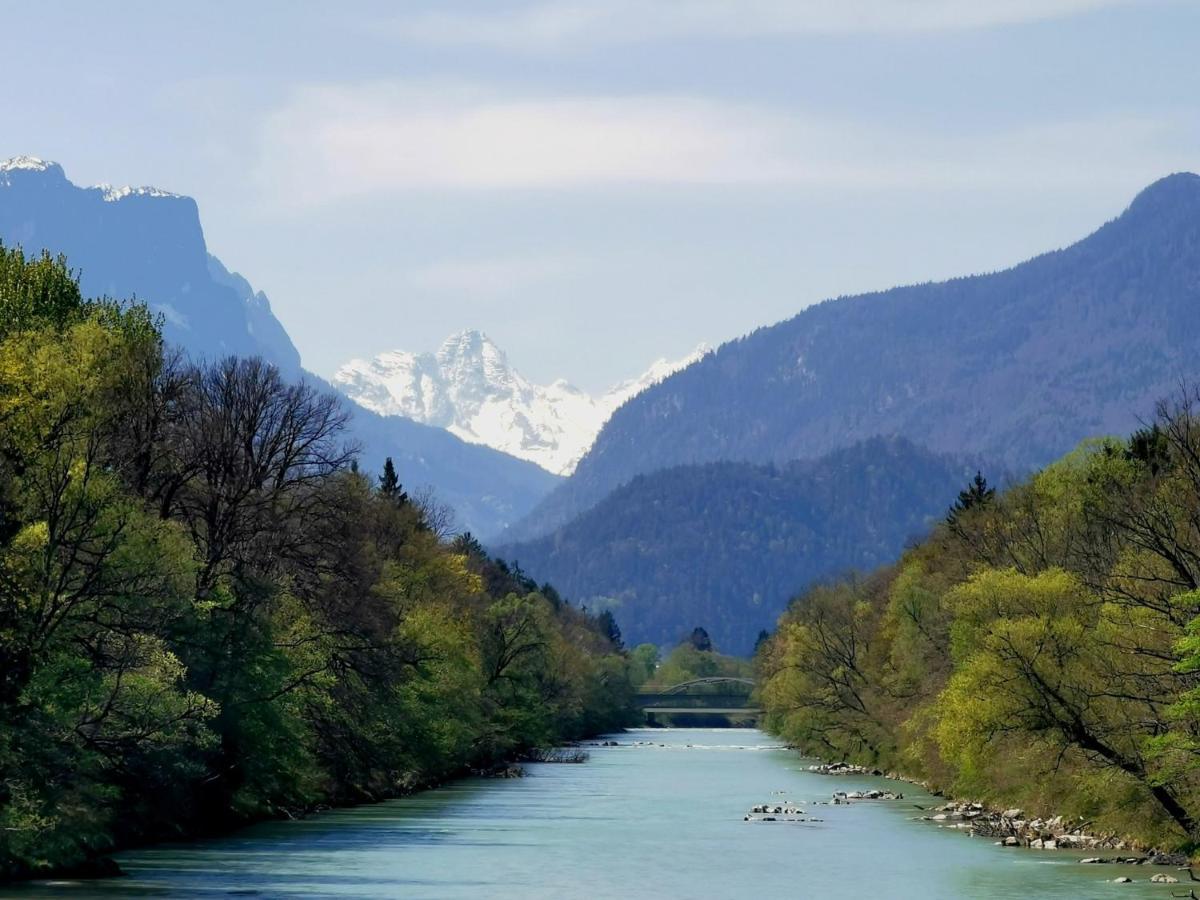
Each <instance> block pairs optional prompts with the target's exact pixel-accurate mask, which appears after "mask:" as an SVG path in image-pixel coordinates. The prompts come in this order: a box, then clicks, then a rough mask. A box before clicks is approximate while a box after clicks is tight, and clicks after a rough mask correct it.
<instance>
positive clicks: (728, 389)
mask: <svg viewBox="0 0 1200 900" xmlns="http://www.w3.org/2000/svg"><path fill="white" fill-rule="evenodd" d="M1198 298H1200V177H1197V176H1196V175H1192V174H1177V175H1172V176H1169V177H1167V178H1164V179H1162V180H1160V181H1158V182H1156V183H1155V184H1153V185H1151V186H1150V187H1149V188H1147V189H1146V190H1144V191H1143V192H1142V193H1141V194H1139V195H1138V197H1137V198H1136V199H1135V200H1134V202H1133V203H1132V205H1131V206H1130V207H1129V209H1128V210H1127V211H1126V212H1125V213H1124V214H1122V215H1121V216H1120V217H1119V218H1117V219H1115V220H1114V221H1112V222H1109V223H1108V224H1107V225H1105V226H1104V227H1102V228H1100V229H1099V230H1098V231H1096V232H1095V233H1094V234H1092V235H1091V236H1090V237H1088V238H1086V239H1084V240H1082V241H1080V242H1079V243H1077V244H1074V245H1073V246H1071V247H1068V248H1067V249H1064V250H1059V251H1056V252H1053V253H1047V254H1045V255H1043V256H1039V257H1037V258H1035V259H1032V260H1029V261H1028V262H1025V263H1022V264H1020V265H1018V266H1015V267H1013V268H1011V269H1008V270H1006V271H1003V272H997V273H992V274H987V275H977V276H973V277H970V278H958V279H954V280H952V281H947V282H944V283H940V284H922V285H915V286H911V287H902V288H895V289H893V290H888V291H883V292H880V293H873V294H866V295H863V296H858V297H849V298H840V299H837V300H830V301H826V302H824V303H821V304H819V305H816V306H813V307H810V308H808V309H806V310H804V311H803V312H801V313H800V314H799V315H797V316H795V317H794V318H792V319H789V320H787V321H785V322H781V323H779V324H777V325H774V326H771V327H768V328H762V329H760V330H758V331H755V332H754V333H752V334H750V335H748V336H746V337H744V338H742V339H740V340H736V341H732V342H730V343H728V344H725V345H724V346H722V347H721V348H719V349H718V350H717V351H716V353H713V354H710V355H708V356H706V357H704V358H703V359H701V360H700V361H699V362H697V363H695V364H693V365H691V366H689V367H688V368H686V369H684V370H683V371H681V372H678V373H676V374H675V375H673V376H672V377H670V378H668V379H666V380H665V381H663V382H662V383H660V384H658V385H656V386H655V387H652V388H651V389H649V390H647V391H645V392H644V393H643V394H641V395H640V396H638V397H635V398H634V399H633V400H631V401H630V402H629V403H627V404H625V405H624V406H623V407H621V408H620V409H619V410H617V412H616V413H615V414H614V415H613V417H612V418H611V419H610V420H609V422H608V424H607V425H606V426H605V428H604V429H603V431H602V432H601V434H600V436H599V437H598V438H597V440H596V443H595V444H594V446H593V448H592V450H591V452H589V453H588V455H587V456H586V457H584V459H583V460H582V461H581V463H580V464H579V467H578V468H577V470H576V472H575V474H574V475H573V476H572V478H571V479H570V480H569V481H568V482H567V483H565V484H564V485H562V486H560V487H559V488H558V489H557V490H556V491H555V492H554V494H552V495H551V496H550V497H548V498H547V499H546V500H545V501H544V502H543V503H542V504H540V505H539V507H538V509H536V510H535V512H534V513H533V514H532V515H531V516H530V517H529V518H528V519H527V520H526V521H525V522H523V523H522V524H521V525H519V526H518V527H517V528H516V529H514V530H513V532H512V534H511V536H510V539H526V538H528V537H530V536H534V535H537V534H543V533H546V532H547V531H549V530H550V529H552V528H555V527H557V526H558V525H561V524H563V523H565V522H567V521H569V520H570V519H571V518H572V517H573V516H574V515H576V514H578V513H579V512H582V511H583V510H585V509H587V508H588V507H590V506H592V505H593V504H595V503H597V502H599V501H600V500H601V499H602V498H603V497H604V496H605V495H606V494H607V493H608V492H609V491H611V490H613V489H614V488H616V487H617V486H619V485H621V484H624V483H625V482H627V481H628V480H629V479H630V478H632V477H633V476H635V475H638V474H641V473H644V472H652V471H654V470H656V469H661V468H665V467H668V466H675V465H680V464H684V463H700V462H710V461H714V460H720V459H737V460H748V461H753V462H768V461H783V460H789V459H795V458H813V457H816V456H819V455H821V454H823V453H826V452H828V451H830V450H833V449H836V448H838V447H845V446H849V445H851V444H853V443H854V442H856V441H859V440H862V439H864V438H868V437H872V436H874V435H881V434H882V435H891V434H898V435H903V436H906V437H909V438H911V439H912V440H913V441H916V442H918V443H920V444H923V445H925V446H928V447H930V448H931V449H934V450H937V451H941V452H950V453H975V454H981V455H983V456H985V457H986V458H989V459H994V460H997V461H999V462H1002V463H1004V464H1005V465H1007V466H1008V467H1010V468H1012V469H1015V470H1025V469H1029V468H1031V467H1034V466H1037V465H1041V464H1045V463H1047V462H1049V461H1050V460H1052V459H1054V458H1056V457H1058V456H1059V455H1061V454H1062V453H1064V452H1066V451H1067V450H1069V449H1070V448H1071V447H1072V446H1074V445H1075V443H1076V442H1078V441H1079V440H1081V439H1082V438H1084V437H1087V436H1090V435H1095V434H1111V433H1125V432H1127V431H1129V430H1131V429H1132V428H1133V427H1134V426H1135V425H1136V423H1137V420H1138V416H1139V415H1143V414H1144V413H1145V411H1146V410H1147V409H1150V408H1152V406H1153V403H1154V401H1155V400H1156V399H1157V398H1158V397H1160V396H1162V395H1163V394H1165V393H1167V392H1168V391H1169V390H1170V388H1171V387H1172V386H1173V385H1175V384H1176V383H1177V382H1178V380H1179V379H1180V378H1181V377H1182V376H1187V375H1195V374H1197V373H1200V304H1198V302H1197V300H1198Z"/></svg>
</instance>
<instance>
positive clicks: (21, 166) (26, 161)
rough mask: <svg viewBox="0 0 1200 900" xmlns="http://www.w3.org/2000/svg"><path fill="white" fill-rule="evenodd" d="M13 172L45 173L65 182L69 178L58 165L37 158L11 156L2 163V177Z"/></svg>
mask: <svg viewBox="0 0 1200 900" xmlns="http://www.w3.org/2000/svg"><path fill="white" fill-rule="evenodd" d="M13 172H22V173H29V174H40V173H45V174H47V175H50V176H52V177H58V178H61V179H63V180H64V181H65V180H66V177H67V176H66V173H64V172H63V168H62V166H60V165H59V164H58V163H56V162H51V161H50V160H46V159H39V158H38V157H36V156H11V157H9V158H8V159H6V160H4V161H3V162H0V175H9V174H10V173H13Z"/></svg>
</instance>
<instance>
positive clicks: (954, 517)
mask: <svg viewBox="0 0 1200 900" xmlns="http://www.w3.org/2000/svg"><path fill="white" fill-rule="evenodd" d="M995 496H996V489H995V488H993V487H989V486H988V483H987V479H986V478H984V477H983V473H982V472H976V473H975V477H974V478H973V479H972V480H971V483H970V484H969V485H967V486H966V487H965V488H963V489H962V490H961V491H959V492H958V499H957V500H955V501H954V504H953V505H952V506H951V507H950V511H949V512H948V513H947V514H946V521H947V522H948V523H949V524H950V525H954V524H955V523H957V522H958V520H959V518H960V517H961V516H962V514H963V513H965V512H966V511H967V510H969V509H975V508H976V507H980V506H986V505H987V504H988V503H990V502H991V501H992V499H993V498H994V497H995Z"/></svg>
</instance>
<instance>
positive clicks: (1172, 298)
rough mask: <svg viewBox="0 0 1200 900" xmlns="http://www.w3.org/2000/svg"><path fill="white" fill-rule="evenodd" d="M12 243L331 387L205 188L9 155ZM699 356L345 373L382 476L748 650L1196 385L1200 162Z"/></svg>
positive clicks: (621, 595) (554, 574)
mask: <svg viewBox="0 0 1200 900" xmlns="http://www.w3.org/2000/svg"><path fill="white" fill-rule="evenodd" d="M0 241H3V242H4V243H5V244H7V245H15V244H19V245H21V246H23V247H24V248H25V249H26V250H27V251H34V252H36V251H40V250H42V249H47V250H49V251H51V252H53V253H63V254H65V255H66V256H67V257H68V260H69V261H70V263H71V265H72V266H74V267H75V268H76V269H77V270H78V272H79V275H80V278H81V284H82V287H83V289H84V291H85V293H86V294H88V295H92V296H95V295H108V296H112V297H130V296H136V297H138V298H139V299H142V300H144V301H146V302H147V303H148V304H149V305H150V306H151V308H153V309H154V310H156V311H157V312H159V313H160V314H161V315H162V317H163V321H164V332H165V335H166V337H167V339H168V340H169V341H171V342H173V343H175V344H177V345H179V346H181V347H183V348H184V349H185V350H187V351H188V352H189V353H190V354H191V355H193V356H201V357H209V358H212V357H216V356H223V355H226V354H242V355H251V354H254V355H261V356H263V357H264V358H266V359H268V360H269V361H271V362H273V363H275V364H276V365H278V366H279V367H280V369H281V370H282V371H284V372H285V373H286V374H287V375H289V377H294V378H302V379H308V380H311V381H313V382H317V383H320V384H322V385H323V386H325V387H326V388H328V389H330V390H333V389H335V388H334V387H333V386H331V385H328V384H327V383H325V382H323V381H321V379H319V378H318V377H317V376H315V375H313V374H311V373H309V372H306V371H305V370H304V369H303V368H302V365H301V360H300V355H299V353H298V352H297V351H296V348H295V347H294V345H293V344H292V341H291V340H290V338H289V337H288V334H287V331H286V330H285V329H284V327H283V326H282V324H281V323H280V322H279V321H278V320H277V319H276V317H275V316H274V314H273V312H272V309H271V305H270V302H269V301H268V299H267V297H266V296H265V295H264V294H263V293H262V292H260V291H257V290H255V289H254V288H253V287H252V286H251V284H250V283H249V282H248V281H247V280H246V279H245V278H243V277H242V276H240V275H238V274H236V273H235V272H233V271H232V270H231V269H229V268H228V267H226V266H225V265H224V264H222V263H221V262H220V261H219V260H217V259H216V258H215V257H213V256H211V255H210V254H209V253H208V252H207V247H206V244H205V241H204V235H203V231H202V229H201V225H200V218H199V212H198V209H197V207H196V204H195V202H194V201H193V200H191V199H190V198H187V197H183V196H179V195H176V194H171V193H168V192H165V191H161V190H158V189H155V188H112V187H108V186H104V185H100V186H97V187H91V188H84V187H77V186H75V185H73V184H72V183H71V182H70V181H68V180H67V178H66V176H65V175H64V173H63V171H62V169H61V167H59V166H58V165H56V164H54V163H49V162H44V161H42V160H38V159H35V158H32V157H17V158H15V159H12V160H9V161H8V162H5V163H0ZM696 357H697V358H695V359H694V360H693V361H691V362H690V364H688V365H685V366H684V367H683V368H680V369H679V370H678V371H670V370H672V369H673V368H674V366H675V364H672V363H662V364H661V365H659V366H658V367H657V368H655V369H652V370H651V372H650V373H648V375H647V376H646V377H645V378H643V379H639V380H635V381H634V382H631V383H628V384H625V385H622V386H619V387H618V388H616V389H614V390H613V391H610V392H607V393H605V394H604V395H601V396H599V397H589V396H588V395H586V394H584V393H583V392H581V391H576V390H575V389H573V388H571V387H570V386H569V385H567V384H565V383H563V382H557V383H555V384H551V385H537V384H534V383H532V382H530V381H528V380H527V379H525V378H524V377H523V376H521V375H520V373H519V372H517V371H516V370H515V369H514V368H513V367H512V366H511V365H510V364H509V363H508V361H507V359H506V358H505V356H504V354H503V352H501V351H500V350H499V348H497V347H496V346H495V345H494V344H492V343H491V342H490V341H489V340H487V338H486V337H485V336H483V335H482V334H480V333H478V332H464V333H462V334H459V335H456V336H454V337H453V338H451V339H450V340H449V341H447V343H446V344H444V345H443V346H442V348H441V349H440V350H439V351H437V352H436V353H432V354H411V353H402V352H395V353H391V354H381V355H380V356H379V357H377V358H376V359H374V360H369V361H355V362H354V363H350V364H347V366H345V367H343V369H342V371H341V372H339V375H338V379H337V380H338V383H339V387H340V388H341V389H342V390H344V391H345V392H346V393H347V394H348V395H350V396H353V397H354V398H355V399H356V400H358V401H359V403H360V404H363V405H360V406H356V407H355V410H354V416H353V422H352V432H353V433H352V435H351V437H352V438H353V439H354V440H356V441H357V442H358V443H359V444H360V445H361V447H362V451H363V452H362V461H363V462H362V465H363V466H364V467H365V468H368V469H374V468H378V467H379V466H380V465H381V463H382V460H383V458H384V457H385V456H391V457H393V459H394V461H395V463H396V466H397V469H398V471H399V473H400V477H401V480H402V481H403V482H404V483H405V485H406V486H408V487H409V488H419V487H421V486H424V485H428V486H430V487H432V488H433V490H434V491H435V492H436V494H437V495H438V497H439V498H440V499H441V500H442V501H444V502H446V503H448V504H449V505H450V506H452V507H453V508H454V509H455V511H456V513H457V524H458V526H459V528H461V529H469V530H472V531H474V532H477V533H479V534H482V535H483V536H484V537H485V538H490V541H489V543H490V544H491V546H492V548H493V549H498V550H499V551H500V552H502V553H503V554H504V555H506V556H507V557H508V558H510V559H514V560H516V561H517V562H519V563H520V564H521V566H523V567H524V568H525V569H526V570H528V571H529V572H530V573H531V574H532V575H533V576H534V577H536V578H537V579H538V580H539V581H542V580H550V581H552V582H554V583H556V584H557V585H558V586H559V587H560V588H561V589H562V590H563V591H564V592H565V593H566V594H567V596H569V597H572V598H573V599H575V600H577V601H579V602H583V603H586V604H588V605H589V606H591V607H592V608H601V607H603V608H608V609H613V610H614V611H615V612H616V614H617V616H618V619H619V621H620V624H621V627H622V629H623V630H624V631H625V633H626V635H627V637H628V638H629V639H630V640H634V641H636V640H655V641H660V642H670V641H673V640H675V639H676V638H677V637H678V636H679V635H680V634H682V633H683V632H685V631H687V630H690V629H691V628H692V627H694V626H696V625H701V626H704V627H706V628H708V629H709V632H710V634H712V636H713V638H714V639H715V640H716V642H717V643H718V645H720V646H723V647H725V648H726V649H730V650H734V651H740V650H745V649H747V648H748V644H749V643H750V642H752V640H753V637H754V635H755V634H756V633H757V629H758V628H760V627H765V626H768V625H769V624H770V622H771V621H772V620H773V618H774V615H775V613H777V612H778V611H779V610H780V609H781V608H782V606H783V604H785V603H786V602H787V598H788V597H789V596H792V595H793V594H795V593H797V592H800V591H801V590H803V589H804V588H805V587H806V586H807V585H808V584H809V583H811V582H812V581H814V580H818V579H821V578H825V577H829V576H831V575H834V574H837V573H838V572H839V571H841V570H843V569H845V568H848V567H868V566H872V565H875V564H877V563H879V562H882V561H885V560H886V559H888V558H890V557H891V556H894V555H895V554H896V553H898V552H899V551H900V549H901V548H902V546H903V545H904V543H905V542H906V541H907V540H909V539H911V538H913V537H916V536H917V535H919V534H920V532H921V531H922V530H923V529H925V528H927V527H928V525H929V524H930V522H932V521H933V520H934V519H936V518H937V517H938V516H939V515H941V514H942V513H943V512H944V510H945V508H946V506H947V505H948V504H949V502H950V501H951V500H952V499H953V497H954V493H955V491H956V490H957V488H958V487H960V486H962V484H963V483H964V482H965V480H966V476H967V475H968V474H970V473H971V472H973V471H974V469H975V468H976V467H981V468H983V469H984V471H985V473H986V474H988V475H989V476H991V477H993V480H996V479H995V477H994V476H995V475H997V474H1007V473H1015V474H1017V475H1019V474H1020V473H1022V472H1025V471H1028V470H1030V469H1032V468H1034V467H1036V466H1039V465H1042V464H1045V463H1047V462H1049V461H1050V460H1052V459H1054V458H1056V457H1058V456H1059V455H1061V454H1062V453H1064V452H1066V451H1068V450H1070V449H1071V448H1072V447H1073V446H1075V445H1076V444H1077V443H1078V442H1079V441H1080V440H1081V439H1083V438H1085V437H1090V436H1094V435H1098V434H1106V433H1118V434H1120V433H1127V432H1129V431H1131V430H1132V429H1134V428H1136V427H1137V426H1138V425H1139V423H1140V422H1141V421H1142V420H1143V419H1144V418H1145V417H1147V416H1149V415H1150V414H1151V413H1152V411H1153V408H1154V405H1155V403H1156V402H1157V401H1158V400H1159V399H1160V398H1162V397H1164V396H1166V395H1169V394H1171V393H1172V392H1173V391H1175V390H1176V389H1177V388H1178V385H1179V383H1180V381H1181V380H1185V379H1194V378H1196V377H1197V376H1200V177H1197V176H1196V175H1191V174H1177V175H1172V176H1169V177H1167V178H1164V179H1162V180H1160V181H1158V182H1156V183H1154V184H1153V185H1151V186H1149V187H1148V188H1146V189H1145V190H1144V191H1143V192H1142V193H1141V194H1139V195H1138V196H1137V197H1136V198H1135V199H1134V200H1133V202H1132V203H1131V204H1130V206H1129V208H1128V209H1127V210H1126V211H1125V212H1124V213H1122V214H1121V215H1120V216H1119V217H1117V218H1116V219H1114V220H1113V221H1111V222H1109V223H1107V224H1106V225H1104V226H1102V227H1101V228H1100V229H1099V230H1097V231H1096V232H1095V233H1093V234H1091V235H1090V236H1088V237H1086V238H1084V239H1083V240H1081V241H1079V242H1078V243H1076V244H1073V245H1072V246H1069V247H1067V248H1065V249H1062V250H1056V251H1053V252H1050V253H1046V254H1044V255H1042V256H1039V257H1036V258H1034V259H1031V260H1029V261H1027V262H1023V263H1021V264H1019V265H1016V266H1014V267H1012V268H1010V269H1007V270H1005V271H1000V272H994V273H989V274H984V275H975V276H971V277H965V278H957V279H953V280H950V281H946V282H941V283H936V284H934V283H928V284H920V285H913V286H909V287H901V288H894V289H892V290H888V291H881V292H876V293H872V294H865V295H860V296H855V297H842V298H837V299H833V300H828V301H825V302H824V303H821V304H818V305H816V306H812V307H809V308H807V309H805V310H803V311H802V312H800V313H799V314H798V315H796V316H795V317H793V318H791V319H788V320H787V321H784V322H780V323H778V324H776V325H772V326H769V327H764V328H760V329H758V330H757V331H755V332H753V333H751V334H749V335H746V336H745V337H742V338H739V339H737V340H733V341H730V342H728V343H726V344H723V345H722V346H721V347H719V348H718V349H717V350H716V351H714V352H705V353H698V354H696ZM397 413H398V414H397ZM605 420H607V421H605ZM601 423H603V425H602V427H601ZM597 428H599V433H598V434H596V436H595V439H594V441H593V440H592V435H593V434H595V433H596V429H597ZM464 438H466V440H464ZM589 445H590V446H589ZM496 448H501V449H503V450H506V451H509V452H501V450H500V449H496ZM580 453H583V455H582V458H580V457H579V454H580ZM518 455H519V456H522V457H524V458H520V459H519V458H516V457H517V456H518ZM555 472H564V473H571V474H570V477H569V478H566V479H564V478H562V477H560V476H559V475H557V474H554V473H555Z"/></svg>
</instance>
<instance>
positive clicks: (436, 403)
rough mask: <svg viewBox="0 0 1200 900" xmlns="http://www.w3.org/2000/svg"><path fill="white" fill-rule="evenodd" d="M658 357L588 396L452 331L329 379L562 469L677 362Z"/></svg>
mask: <svg viewBox="0 0 1200 900" xmlns="http://www.w3.org/2000/svg"><path fill="white" fill-rule="evenodd" d="M695 358H696V354H692V355H690V356H688V357H687V358H685V359H684V360H680V361H676V362H669V361H667V360H658V361H656V362H655V363H654V364H653V365H652V366H651V367H650V370H649V371H647V372H646V373H645V374H643V375H642V376H641V377H639V378H635V379H630V380H628V381H623V382H621V383H620V384H618V385H616V386H615V387H614V388H612V389H611V390H609V391H607V392H605V393H604V394H602V395H600V396H592V395H590V394H588V393H586V392H585V391H582V390H580V389H579V388H577V387H575V386H574V385H572V384H570V383H569V382H567V381H565V380H564V379H558V380H557V381H554V382H553V383H551V384H548V385H540V384H533V383H532V382H530V381H529V380H527V379H526V378H525V377H524V376H523V375H521V373H520V372H518V371H517V370H516V369H514V368H513V367H512V366H510V365H509V362H508V357H507V355H506V354H505V353H504V351H503V350H501V349H500V348H499V347H498V346H497V345H496V344H495V342H493V341H492V340H491V339H490V338H489V337H488V336H487V335H486V334H484V333H483V332H482V331H477V330H474V329H470V330H466V331H460V332H458V333H457V334H453V335H451V336H450V337H448V338H447V339H446V340H445V341H443V342H442V345H441V347H440V348H439V349H438V351H437V353H435V354H429V353H410V352H406V351H403V350H393V351H389V352H386V353H380V354H379V355H377V356H376V357H375V358H374V359H371V360H361V359H356V360H351V361H350V362H348V363H346V364H345V365H343V366H342V367H341V368H339V369H338V371H337V373H336V374H335V375H334V377H333V380H334V382H335V383H336V384H338V385H339V386H340V387H341V388H342V389H343V390H344V391H345V392H346V394H347V395H348V396H350V397H351V398H352V399H353V400H355V401H356V402H357V403H359V404H360V405H362V406H364V407H366V408H367V409H370V410H372V411H374V412H377V413H381V414H383V415H401V416H406V417H408V418H411V419H415V420H416V421H418V422H422V423H424V424H427V425H437V426H440V427H442V428H445V429H446V430H448V431H450V432H451V433H452V434H455V435H457V436H458V437H460V438H462V439H463V440H466V441H470V442H472V443H477V444H486V445H488V446H490V447H494V448H495V449H497V450H503V451H504V452H505V453H509V454H511V455H513V456H516V457H519V458H521V459H525V460H529V461H530V462H534V463H537V464H538V465H539V466H541V467H542V468H544V469H546V470H548V471H550V472H555V473H559V474H568V473H570V472H571V471H573V470H574V468H575V465H576V463H577V462H578V461H579V459H580V458H581V457H582V456H583V454H584V453H586V452H587V449H588V447H589V446H591V443H592V441H593V440H594V439H595V436H596V434H597V433H598V432H599V430H600V428H601V426H602V425H603V424H604V423H605V422H606V421H607V420H608V417H609V416H610V415H612V413H613V411H614V410H615V409H616V408H617V407H618V406H620V405H621V404H622V403H624V402H625V401H626V400H628V399H629V398H630V397H631V396H633V395H634V394H636V393H638V392H639V391H641V390H644V389H645V388H646V387H648V386H649V385H651V384H654V383H656V382H658V381H660V380H662V379H663V378H665V377H666V376H667V375H669V374H671V373H672V372H674V371H675V370H677V369H679V368H680V367H682V366H683V365H686V364H687V363H689V362H691V361H693V360H694V359H695Z"/></svg>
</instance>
